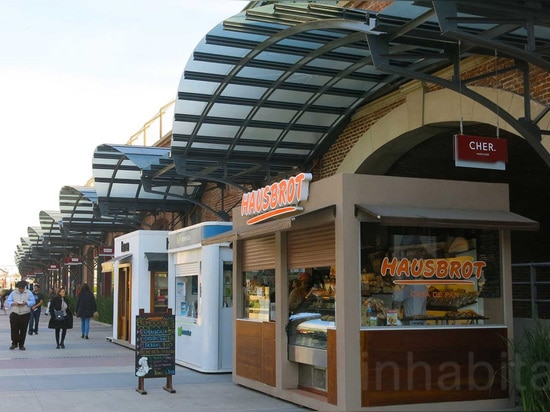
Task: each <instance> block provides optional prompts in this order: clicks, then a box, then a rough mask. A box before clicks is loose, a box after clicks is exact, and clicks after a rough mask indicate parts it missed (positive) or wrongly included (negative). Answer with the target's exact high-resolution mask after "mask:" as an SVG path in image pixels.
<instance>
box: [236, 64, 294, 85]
mask: <svg viewBox="0 0 550 412" xmlns="http://www.w3.org/2000/svg"><path fill="white" fill-rule="evenodd" d="M283 74H284V71H282V70H275V69H262V68H257V67H243V68H242V69H241V70H240V71H239V74H238V75H237V76H236V77H237V78H238V79H249V80H250V81H251V82H254V80H255V79H258V80H263V81H276V80H278V79H279V78H280V77H281V76H282V75H283Z"/></svg>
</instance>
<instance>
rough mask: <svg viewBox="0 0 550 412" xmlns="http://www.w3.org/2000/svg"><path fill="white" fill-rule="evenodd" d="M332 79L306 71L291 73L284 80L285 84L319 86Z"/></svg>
mask: <svg viewBox="0 0 550 412" xmlns="http://www.w3.org/2000/svg"><path fill="white" fill-rule="evenodd" d="M331 80H332V77H329V76H321V75H312V74H307V73H293V74H292V75H290V76H289V77H288V78H287V79H286V80H285V83H286V84H294V85H302V86H304V85H306V86H317V87H321V86H324V85H325V84H327V83H328V82H330V81H331Z"/></svg>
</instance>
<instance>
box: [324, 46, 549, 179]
mask: <svg viewBox="0 0 550 412" xmlns="http://www.w3.org/2000/svg"><path fill="white" fill-rule="evenodd" d="M477 60H479V58H477ZM477 60H476V61H477ZM484 60H485V61H482V62H481V64H476V65H475V66H474V67H472V68H468V69H465V70H464V71H463V75H462V79H470V78H475V77H478V76H481V75H484V74H492V73H494V75H490V76H488V77H485V78H482V79H479V80H476V81H472V82H471V83H468V87H471V86H484V87H497V85H498V88H500V89H502V90H505V91H508V92H512V93H516V94H523V91H524V89H523V72H521V71H520V70H518V69H512V70H509V71H506V72H503V73H497V70H503V69H506V68H510V67H512V66H513V64H514V62H513V61H512V60H511V59H505V58H495V57H487V58H485V59H484ZM529 78H530V83H531V85H530V87H531V90H530V92H531V99H533V100H535V101H537V102H539V103H542V104H549V103H550V101H549V99H550V74H549V73H546V72H544V71H543V70H541V69H540V68H538V67H533V66H531V67H530V75H529ZM438 89H441V87H440V86H437V85H433V84H432V85H428V86H427V88H426V91H427V92H430V91H434V90H438ZM385 99H386V98H385V97H384V98H381V99H379V100H378V101H376V102H373V104H376V105H378V106H380V107H381V108H379V109H377V110H372V111H365V114H364V115H362V116H357V117H356V118H354V119H352V121H351V122H350V123H349V124H348V126H347V127H346V128H345V129H344V131H343V133H342V134H341V135H340V136H339V137H338V139H337V140H336V141H335V142H334V143H333V145H332V146H331V147H330V149H329V150H328V151H327V153H325V155H324V156H323V158H322V160H321V162H320V163H319V176H320V177H321V178H325V177H328V176H332V175H333V174H335V173H336V170H338V167H339V166H340V164H341V163H342V161H343V159H344V158H345V157H346V155H347V154H348V153H349V151H350V150H351V149H352V148H353V146H354V145H355V143H357V141H358V139H360V138H361V136H363V135H364V134H365V132H366V131H367V130H369V128H370V127H372V125H373V124H375V123H376V122H377V121H378V120H379V119H380V118H382V117H383V116H384V115H386V114H387V113H389V112H391V111H392V110H393V109H394V108H396V107H398V106H399V105H402V104H403V103H405V96H403V99H397V100H396V99H395V97H394V96H392V98H391V99H388V103H387V105H385V104H384V100H385Z"/></svg>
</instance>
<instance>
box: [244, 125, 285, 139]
mask: <svg viewBox="0 0 550 412" xmlns="http://www.w3.org/2000/svg"><path fill="white" fill-rule="evenodd" d="M279 135H280V131H279V130H278V129H264V128H260V127H247V128H246V129H245V130H244V131H243V134H242V135H241V140H249V139H254V140H262V141H265V142H273V141H275V140H276V139H278V138H279Z"/></svg>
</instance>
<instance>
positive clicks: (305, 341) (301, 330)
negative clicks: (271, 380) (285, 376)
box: [286, 267, 336, 368]
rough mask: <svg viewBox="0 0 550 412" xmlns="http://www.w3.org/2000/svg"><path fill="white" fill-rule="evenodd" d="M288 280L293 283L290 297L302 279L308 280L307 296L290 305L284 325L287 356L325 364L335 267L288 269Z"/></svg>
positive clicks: (332, 315) (332, 314)
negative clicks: (287, 318)
mask: <svg viewBox="0 0 550 412" xmlns="http://www.w3.org/2000/svg"><path fill="white" fill-rule="evenodd" d="M304 274H306V275H308V276H304ZM293 277H294V278H293ZM300 280H302V282H301V283H300ZM289 282H290V284H291V285H294V289H291V292H290V293H291V297H292V295H293V290H295V289H296V290H299V289H300V288H301V287H303V283H304V282H306V283H309V286H307V288H308V292H307V294H306V296H305V297H304V298H303V299H302V300H301V302H300V303H299V305H296V306H295V307H294V308H290V309H291V310H290V312H291V313H290V316H289V320H288V324H287V325H286V331H287V336H288V345H289V360H291V361H294V362H298V363H301V364H306V365H312V366H315V367H320V368H324V367H326V364H327V355H326V350H327V330H328V329H330V328H335V310H336V302H335V292H336V273H335V270H334V268H330V267H327V268H314V269H309V270H308V269H301V270H294V271H290V272H289ZM290 300H292V299H290ZM291 305H292V303H291V302H289V306H291Z"/></svg>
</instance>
